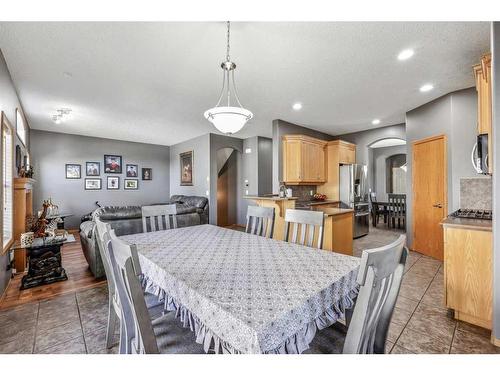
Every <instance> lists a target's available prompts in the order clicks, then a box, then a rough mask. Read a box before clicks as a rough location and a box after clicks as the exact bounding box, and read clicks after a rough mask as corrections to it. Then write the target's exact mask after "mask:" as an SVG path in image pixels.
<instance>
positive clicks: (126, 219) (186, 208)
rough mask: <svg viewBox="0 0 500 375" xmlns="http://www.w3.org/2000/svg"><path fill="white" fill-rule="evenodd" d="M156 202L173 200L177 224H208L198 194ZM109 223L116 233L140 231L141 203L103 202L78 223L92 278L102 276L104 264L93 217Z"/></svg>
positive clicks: (204, 205) (203, 200)
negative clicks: (109, 203) (103, 205)
mask: <svg viewBox="0 0 500 375" xmlns="http://www.w3.org/2000/svg"><path fill="white" fill-rule="evenodd" d="M158 204H175V205H176V208H177V226H178V227H179V228H181V227H188V226H192V225H200V224H208V199H207V198H205V197H198V196H185V195H172V197H171V198H170V201H168V202H166V203H158ZM97 217H99V219H100V220H102V221H104V222H107V223H109V224H110V226H111V228H112V229H114V230H115V233H116V235H117V236H124V235H127V234H135V233H142V211H141V206H106V207H100V208H98V209H96V210H95V211H94V212H92V214H91V215H90V218H91V220H86V221H83V222H82V223H81V224H80V242H81V244H82V250H83V254H84V256H85V259H86V260H87V263H88V264H89V267H90V271H91V272H92V274H93V275H94V277H95V278H101V277H104V276H105V273H104V266H103V264H102V259H101V255H100V253H99V250H98V249H99V248H98V246H97V236H96V233H95V220H96V218H97Z"/></svg>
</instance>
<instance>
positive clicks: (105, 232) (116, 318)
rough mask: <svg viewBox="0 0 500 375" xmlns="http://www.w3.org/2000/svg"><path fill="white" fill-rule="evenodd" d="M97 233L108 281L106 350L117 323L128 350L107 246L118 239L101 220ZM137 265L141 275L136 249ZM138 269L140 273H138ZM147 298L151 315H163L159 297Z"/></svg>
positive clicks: (122, 343)
mask: <svg viewBox="0 0 500 375" xmlns="http://www.w3.org/2000/svg"><path fill="white" fill-rule="evenodd" d="M95 230H96V231H97V247H98V250H99V254H100V255H101V259H102V263H103V266H104V272H105V274H106V279H107V281H108V323H107V327H106V348H107V349H110V348H111V347H113V345H114V336H115V329H116V325H117V323H120V343H121V345H122V346H124V348H123V350H125V351H126V350H127V345H128V344H127V342H130V340H131V338H130V337H127V334H126V333H125V334H122V328H123V327H122V326H123V324H122V322H121V320H122V319H121V317H122V315H121V308H120V300H119V297H118V294H117V292H116V281H115V277H114V273H113V269H112V265H111V259H110V256H109V252H108V248H107V244H108V242H109V241H110V239H111V237H112V236H113V237H116V236H115V234H114V231H113V230H112V229H111V227H110V225H109V224H108V223H104V222H103V221H101V220H100V219H99V218H97V219H96V227H95ZM134 250H135V255H136V263H137V266H136V267H135V268H134V269H135V270H136V274H138V273H140V272H141V271H140V264H139V260H138V256H137V250H136V249H135V247H134ZM137 269H138V270H139V271H137ZM145 298H146V300H147V307H148V310H149V315H150V316H152V317H155V316H158V315H160V314H162V313H163V302H161V301H160V300H159V299H158V297H157V296H155V295H153V294H150V293H145Z"/></svg>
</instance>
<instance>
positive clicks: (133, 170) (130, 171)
mask: <svg viewBox="0 0 500 375" xmlns="http://www.w3.org/2000/svg"><path fill="white" fill-rule="evenodd" d="M126 170H127V177H138V176H139V167H138V166H137V164H127V168H126Z"/></svg>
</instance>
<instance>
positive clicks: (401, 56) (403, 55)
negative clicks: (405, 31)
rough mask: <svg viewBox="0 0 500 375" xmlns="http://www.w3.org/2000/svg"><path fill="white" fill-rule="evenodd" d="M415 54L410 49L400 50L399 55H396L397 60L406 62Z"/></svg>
mask: <svg viewBox="0 0 500 375" xmlns="http://www.w3.org/2000/svg"><path fill="white" fill-rule="evenodd" d="M414 54H415V51H413V50H412V49H404V50H402V51H401V52H400V53H399V55H398V60H401V61H402V60H408V59H409V58H410V57H412V56H413V55H414Z"/></svg>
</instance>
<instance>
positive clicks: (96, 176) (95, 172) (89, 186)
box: [65, 155, 153, 190]
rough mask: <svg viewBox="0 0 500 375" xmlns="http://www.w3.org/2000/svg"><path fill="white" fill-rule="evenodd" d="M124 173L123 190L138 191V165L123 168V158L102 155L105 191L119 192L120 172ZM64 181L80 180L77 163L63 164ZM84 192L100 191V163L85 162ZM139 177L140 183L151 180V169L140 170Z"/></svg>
mask: <svg viewBox="0 0 500 375" xmlns="http://www.w3.org/2000/svg"><path fill="white" fill-rule="evenodd" d="M123 170H124V171H125V176H124V178H123V190H139V165H138V164H125V168H123V158H122V156H121V155H104V161H103V171H102V172H103V173H104V174H108V176H106V190H120V189H121V187H120V185H121V184H120V178H121V177H122V176H117V175H121V174H122V171H123ZM65 171H66V179H68V180H78V179H81V178H82V165H81V164H78V163H67V164H65ZM85 176H86V177H85V179H84V189H85V190H102V178H101V177H100V176H101V162H99V161H87V162H85ZM140 177H141V178H142V181H152V180H153V169H152V168H141V172H140Z"/></svg>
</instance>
